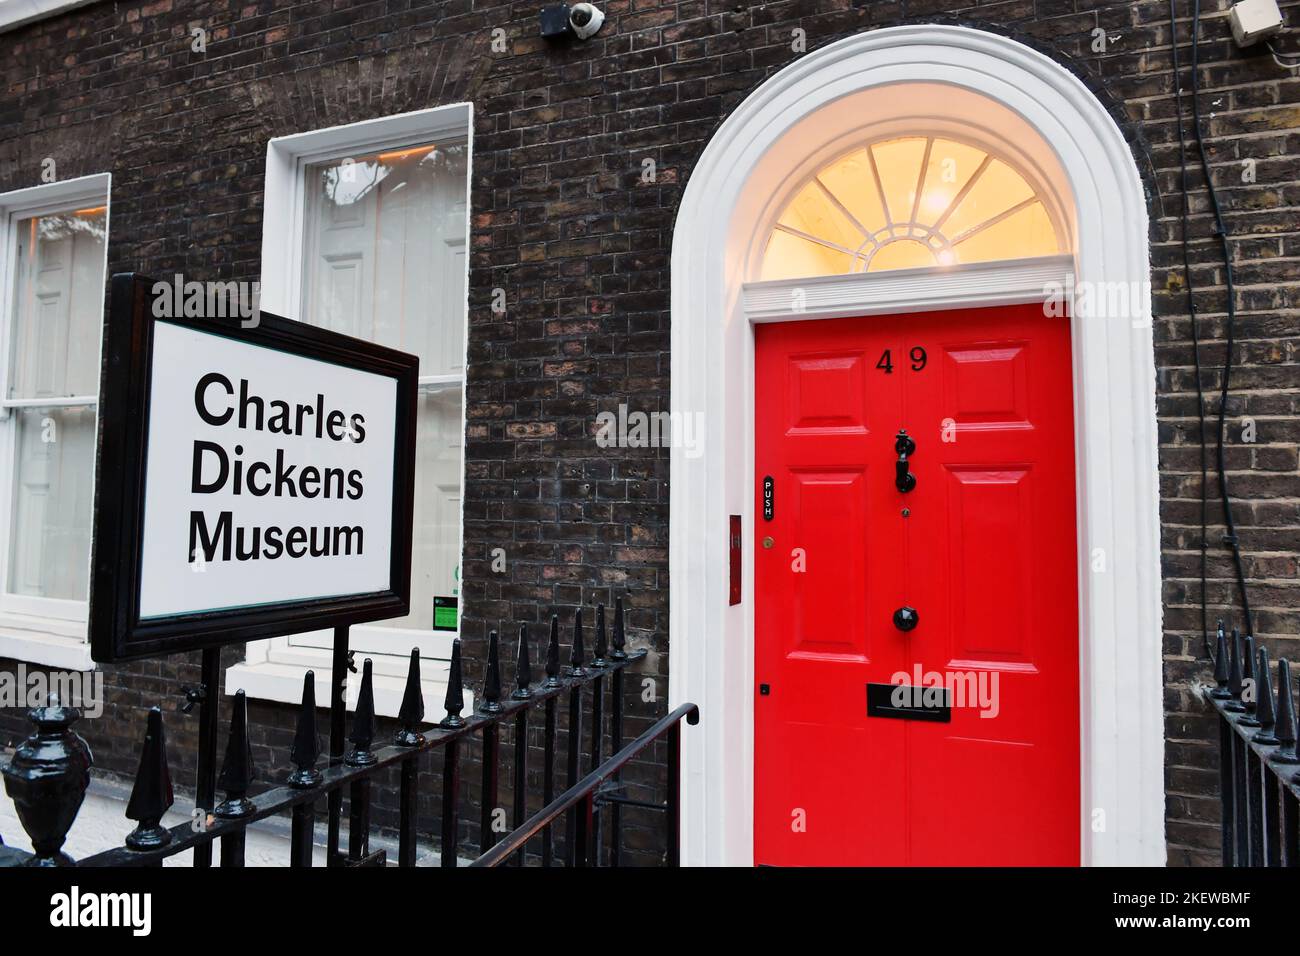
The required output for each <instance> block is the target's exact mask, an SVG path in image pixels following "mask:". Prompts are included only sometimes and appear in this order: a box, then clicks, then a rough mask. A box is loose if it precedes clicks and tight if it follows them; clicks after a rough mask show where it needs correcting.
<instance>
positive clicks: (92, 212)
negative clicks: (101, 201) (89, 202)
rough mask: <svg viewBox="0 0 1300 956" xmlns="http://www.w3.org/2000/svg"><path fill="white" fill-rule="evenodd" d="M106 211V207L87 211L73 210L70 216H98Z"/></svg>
mask: <svg viewBox="0 0 1300 956" xmlns="http://www.w3.org/2000/svg"><path fill="white" fill-rule="evenodd" d="M107 210H108V207H107V206H92V207H90V208H89V209H75V210H73V212H72V214H73V215H74V216H98V215H99V214H100V213H102V212H106V211H107Z"/></svg>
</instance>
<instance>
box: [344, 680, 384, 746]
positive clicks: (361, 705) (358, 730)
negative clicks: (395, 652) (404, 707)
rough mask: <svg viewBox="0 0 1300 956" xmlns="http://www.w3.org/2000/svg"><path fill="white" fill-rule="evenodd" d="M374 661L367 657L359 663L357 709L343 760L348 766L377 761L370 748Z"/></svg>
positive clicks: (372, 726)
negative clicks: (347, 748) (350, 746)
mask: <svg viewBox="0 0 1300 956" xmlns="http://www.w3.org/2000/svg"><path fill="white" fill-rule="evenodd" d="M374 666H375V665H374V661H372V660H371V659H370V658H369V657H367V658H366V659H365V661H364V662H363V663H362V665H361V689H360V690H359V691H357V709H356V710H355V711H354V712H353V714H352V734H351V736H349V737H348V740H350V741H352V749H351V750H350V751H348V754H347V756H345V757H344V758H343V762H344V763H345V764H347V765H348V766H349V767H369V766H370V765H371V764H373V763H375V762H376V761H378V759H379V758H378V757H376V756H375V755H374V754H373V753H372V752H371V750H370V745H371V744H372V743H373V742H374V739H375V685H374V676H373V671H374Z"/></svg>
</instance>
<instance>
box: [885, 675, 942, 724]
mask: <svg viewBox="0 0 1300 956" xmlns="http://www.w3.org/2000/svg"><path fill="white" fill-rule="evenodd" d="M895 695H897V696H895ZM867 716H868V717H893V718H895V719H897V720H934V721H938V722H939V723H943V724H946V723H949V722H950V721H951V720H952V697H951V695H950V693H949V691H948V689H947V688H946V687H919V686H915V685H913V684H868V685H867Z"/></svg>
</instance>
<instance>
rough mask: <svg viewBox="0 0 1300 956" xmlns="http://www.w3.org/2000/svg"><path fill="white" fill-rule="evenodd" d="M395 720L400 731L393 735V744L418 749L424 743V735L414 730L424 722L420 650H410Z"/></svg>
mask: <svg viewBox="0 0 1300 956" xmlns="http://www.w3.org/2000/svg"><path fill="white" fill-rule="evenodd" d="M397 719H398V720H399V721H400V722H401V724H402V729H401V730H399V731H398V732H397V733H395V734H394V735H393V743H395V744H397V746H399V747H418V746H420V744H422V743H424V734H422V733H420V732H419V731H418V730H416V729H415V728H416V727H417V726H418V725H419V724H420V723H421V722H423V720H424V691H423V689H422V688H421V686H420V649H419V648H418V647H413V648H411V663H410V666H409V667H407V669H406V690H405V691H404V692H403V694H402V706H401V707H400V708H398V711H397Z"/></svg>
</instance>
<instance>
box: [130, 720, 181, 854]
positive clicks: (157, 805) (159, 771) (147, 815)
mask: <svg viewBox="0 0 1300 956" xmlns="http://www.w3.org/2000/svg"><path fill="white" fill-rule="evenodd" d="M174 801H175V797H174V795H173V793H172V775H171V770H170V768H169V767H168V766H167V741H166V738H165V737H164V736H163V721H162V708H160V707H150V708H149V717H148V722H147V724H146V726H145V733H144V748H143V749H142V750H141V751H140V768H139V769H138V770H137V771H136V774H135V786H134V787H132V788H131V799H130V800H128V801H127V804H126V818H127V819H128V820H134V821H135V822H136V824H137V826H136V828H135V829H134V830H132V831H131V832H130V833H129V834H128V835H127V838H126V845H127V846H128V847H130V848H131V849H132V850H156V849H158V848H159V847H164V846H166V845H167V844H169V843H171V842H172V835H171V831H169V830H168V829H167V828H166V827H164V826H162V825H161V821H162V818H163V814H164V813H166V812H167V811H168V810H169V809H171V805H172V803H173V802H174Z"/></svg>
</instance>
